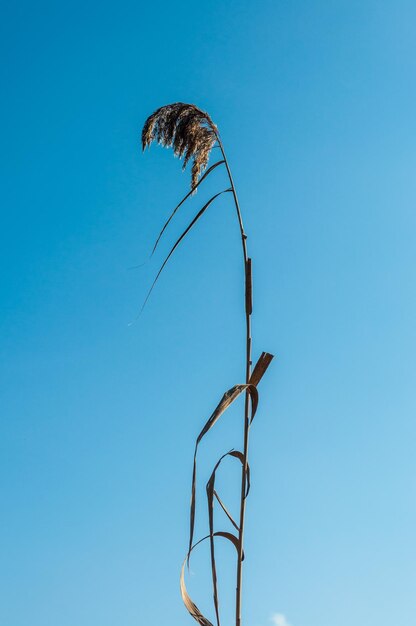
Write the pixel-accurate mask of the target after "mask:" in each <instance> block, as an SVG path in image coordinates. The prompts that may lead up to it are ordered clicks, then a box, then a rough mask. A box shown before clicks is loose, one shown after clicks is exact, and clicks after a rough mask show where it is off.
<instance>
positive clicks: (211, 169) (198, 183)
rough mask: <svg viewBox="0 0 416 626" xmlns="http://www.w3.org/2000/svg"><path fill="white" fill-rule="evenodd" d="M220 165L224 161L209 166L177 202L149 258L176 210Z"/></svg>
mask: <svg viewBox="0 0 416 626" xmlns="http://www.w3.org/2000/svg"><path fill="white" fill-rule="evenodd" d="M222 163H225V161H224V160H222V161H217V162H216V163H214V165H211V167H209V168H208V169H207V171H206V172H205V174H204V175H203V176H201V178H200V179H199V181H198V182H197V183H196V185H194V186H193V187H192V189H191V191H189V192H188V193H187V194H186V196H185V197H184V198H182V200H181V201H180V202H179V204H177V205H176V207H175V208H174V209H173V211H172V213H171V214H170V216H169V219H168V220H167V221H166V222H165V224H164V226H163V228H162V230H161V231H160V233H159V235H158V237H157V239H156V242H155V245H154V246H153V250H152V253H151V255H150V256H153V254H154V252H155V250H156V248H157V246H158V244H159V241H160V239H161V237H162V235H163V233H164V232H165V230H166V228H167V227H168V225H169V222H170V221H171V219H172V218H173V216H174V215H175V213H176V211H177V210H178V209H179V208H180V207H181V206H182V205H183V203H184V202H185V200H187V199H188V198H189V197H190V196H191V195H192V194H193V193H194V192H195V191H196V190H197V188H198V187H199V185H200V184H201V183H202V181H203V180H205V178H206V177H207V176H208V175H209V174H210V173H211V172H212V171H213V170H215V168H216V167H218V166H219V165H222Z"/></svg>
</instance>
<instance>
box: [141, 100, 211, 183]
mask: <svg viewBox="0 0 416 626" xmlns="http://www.w3.org/2000/svg"><path fill="white" fill-rule="evenodd" d="M153 141H156V142H157V143H159V144H160V145H162V146H165V147H166V148H173V151H174V154H175V156H177V157H179V158H183V169H185V168H186V166H187V165H188V163H189V161H190V160H191V159H192V161H193V162H192V178H191V187H192V188H194V187H195V185H196V184H197V182H198V179H199V176H200V175H201V173H202V172H203V171H204V170H205V168H206V166H207V164H208V160H209V155H210V153H211V150H212V148H213V147H214V144H215V142H216V141H217V127H216V126H215V124H214V122H213V121H212V119H211V118H210V116H209V115H208V113H205V111H202V110H201V109H198V107H196V106H195V105H194V104H185V103H184V102H175V103H173V104H167V105H166V106H163V107H160V109H157V110H156V111H155V112H154V113H152V115H150V116H149V117H148V118H147V120H146V122H145V124H144V127H143V131H142V148H143V150H145V149H146V148H148V147H149V146H150V145H151V143H152V142H153ZM195 191H196V189H195V190H194V192H195Z"/></svg>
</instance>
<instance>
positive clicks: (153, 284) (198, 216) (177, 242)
mask: <svg viewBox="0 0 416 626" xmlns="http://www.w3.org/2000/svg"><path fill="white" fill-rule="evenodd" d="M229 191H231V189H224V190H223V191H219V192H218V193H216V194H215V196H212V198H210V200H208V202H207V203H206V204H204V206H203V207H202V209H201V210H200V211H198V213H197V214H196V215H195V217H194V219H193V220H192V222H191V223H190V224H189V226H187V227H186V228H185V230H184V231H183V233H182V235H181V236H180V237H179V239H178V240H177V241H176V243H175V244H174V246H173V247H172V248H171V251H170V252H169V254H168V256H167V257H166V259H165V260H164V261H163V263H162V266H161V268H160V270H159V271H158V273H157V274H156V278H155V279H154V281H153V283H152V286H151V287H150V289H149V291H148V292H147V296H146V298H145V301H144V302H143V305H142V308H141V310H142V311H143V309H144V307H145V306H146V303H147V301H148V299H149V297H150V294H151V293H152V291H153V288H154V286H155V285H156V283H157V281H158V279H159V276H160V275H161V273H162V271H163V269H164V267H165V265H166V263H167V262H168V261H169V259H170V257H171V256H172V254H173V253H174V252H175V250H176V248H177V247H178V245H179V244H180V242H181V241H182V239H183V238H184V237H185V236H186V235H187V234H188V232H189V231H190V230H191V228H192V227H193V226H194V225H195V224H196V222H197V221H198V220H199V218H200V217H201V216H202V215H203V214H204V213H205V211H206V210H207V208H208V207H209V205H210V204H212V202H214V200H216V198H218V196H221V194H223V193H228V192H229Z"/></svg>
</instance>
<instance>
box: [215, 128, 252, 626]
mask: <svg viewBox="0 0 416 626" xmlns="http://www.w3.org/2000/svg"><path fill="white" fill-rule="evenodd" d="M217 139H218V145H219V147H220V150H221V152H222V156H223V158H224V162H225V167H226V169H227V173H228V178H229V180H230V185H231V189H232V194H233V197H234V204H235V208H236V211H237V218H238V223H239V226H240V234H241V243H242V248H243V260H244V287H245V318H246V383H247V384H248V383H249V381H250V375H251V291H252V285H251V260H250V259H249V257H248V252H247V235H246V233H245V231H244V225H243V219H242V215H241V209H240V204H239V202H238V197H237V192H236V189H235V185H234V181H233V177H232V174H231V170H230V166H229V163H228V159H227V157H226V154H225V151H224V146H223V144H222V141H221V139H220V137H219V135H218V134H217ZM249 402H250V397H249V393H248V392H246V396H245V405H244V448H243V456H244V459H243V466H242V471H241V498H240V524H239V535H238V556H237V582H236V601H235V624H236V626H241V596H242V577H243V554H244V551H243V543H244V520H245V510H246V491H247V470H248V445H249V432H250V417H249V408H250V407H249Z"/></svg>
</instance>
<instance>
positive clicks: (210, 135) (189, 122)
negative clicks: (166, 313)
mask: <svg viewBox="0 0 416 626" xmlns="http://www.w3.org/2000/svg"><path fill="white" fill-rule="evenodd" d="M154 141H155V142H157V143H159V144H161V145H162V146H165V147H172V148H173V151H174V154H175V156H178V157H180V158H183V169H185V168H186V166H187V164H188V163H189V162H190V161H192V175H191V190H190V191H189V193H187V194H186V196H185V197H184V198H183V199H182V200H181V202H179V204H178V205H177V206H176V207H175V209H174V210H173V212H172V213H171V215H170V217H169V218H168V220H167V221H166V223H165V224H164V226H163V228H162V230H161V232H160V233H159V236H158V237H157V240H156V243H155V245H154V248H153V252H154V251H155V250H156V248H157V245H158V243H159V241H160V238H161V237H162V235H163V233H164V232H165V230H166V228H167V226H168V224H169V222H170V221H171V219H172V218H173V216H174V215H175V213H176V211H177V210H178V209H179V208H180V206H181V205H182V204H183V203H184V202H185V200H187V198H189V196H191V195H192V194H194V193H195V192H196V191H197V188H198V187H199V185H200V184H201V183H202V182H203V181H204V180H205V179H206V178H207V176H208V175H209V174H210V173H211V172H213V171H214V170H215V169H216V168H217V167H219V166H221V165H224V167H225V169H226V172H227V176H228V180H229V184H230V187H229V188H227V189H224V190H223V191H220V192H218V193H216V194H215V195H214V196H213V197H212V198H210V200H209V201H208V202H206V203H205V204H204V206H203V207H202V209H200V211H199V212H198V213H197V214H196V216H195V217H194V218H193V220H192V221H191V222H190V224H189V226H188V227H187V228H186V229H185V231H184V232H183V233H182V235H181V236H180V237H179V239H178V240H177V241H176V243H175V244H174V245H173V247H172V248H171V250H170V252H169V254H168V256H167V257H166V259H165V260H164V262H163V264H162V265H161V267H160V270H159V272H158V273H157V275H156V278H155V280H154V281H153V284H152V286H151V287H150V290H149V292H148V294H147V296H146V299H145V302H144V305H143V306H145V304H146V302H147V300H148V298H149V296H150V293H151V291H152V290H153V288H154V286H155V284H156V282H157V280H158V278H159V276H160V274H161V272H162V271H163V269H164V267H165V265H166V263H167V262H168V260H169V258H170V257H171V255H172V254H173V252H174V251H175V249H176V247H177V246H178V245H179V243H180V242H181V241H182V240H183V239H184V237H185V236H186V235H187V233H188V232H189V231H190V230H191V228H192V227H193V226H194V225H195V223H196V222H197V221H198V220H199V218H200V217H201V216H202V215H203V213H204V212H205V211H206V210H207V209H208V207H209V206H210V205H211V203H212V202H214V201H215V200H216V199H217V198H218V197H219V196H220V195H221V194H223V193H228V192H229V193H232V196H233V200H234V206H235V209H236V214H237V220H238V225H239V229H240V235H241V244H242V253H243V262H244V286H245V320H246V325H245V346H246V354H245V383H244V384H239V385H236V386H235V387H233V388H232V389H230V390H229V391H227V392H226V393H225V394H224V396H223V397H222V399H221V400H220V402H219V404H218V406H217V407H216V409H215V411H214V412H213V413H212V415H211V417H210V418H209V419H208V421H207V422H206V424H205V426H204V427H203V429H202V430H201V432H200V434H199V436H198V437H197V440H196V444H195V453H194V463H193V473H192V494H191V510H190V532H189V546H188V553H187V556H186V559H185V561H184V564H183V566H182V570H181V579H180V583H181V595H182V599H183V601H184V603H185V606H186V608H187V609H188V611H189V613H190V614H191V615H192V617H193V618H194V619H195V620H196V621H197V622H198V623H199V624H201V626H212V623H211V622H210V621H209V620H208V619H207V618H206V617H205V616H204V615H203V614H202V613H201V612H200V610H199V609H198V607H197V606H196V604H195V603H194V602H193V601H192V600H191V598H190V596H189V594H188V591H187V589H186V585H185V565H186V563H187V562H188V563H189V559H190V556H191V553H192V551H193V550H194V549H195V548H196V546H197V545H199V544H200V543H201V542H202V541H205V540H207V539H209V541H210V550H211V571H212V584H213V599H214V609H215V615H216V622H217V626H221V625H220V610H219V599H218V589H217V569H216V562H215V541H214V540H215V538H217V537H221V538H223V539H227V540H228V541H230V542H231V543H232V544H233V545H234V547H235V548H236V551H237V567H236V570H237V572H236V598H235V626H241V599H242V571H243V560H244V551H243V543H244V522H245V508H246V499H247V495H248V492H249V488H250V467H249V464H248V450H249V433H250V426H251V423H252V421H253V418H254V415H255V413H256V410H257V403H258V391H257V385H258V384H259V382H260V380H261V378H262V377H263V375H264V373H265V372H266V370H267V368H268V366H269V365H270V362H271V360H272V358H273V356H272V355H271V354H269V353H267V352H263V353H262V354H261V356H260V358H259V360H258V361H257V364H256V366H255V367H254V369H253V371H252V369H251V365H252V362H251V343H252V339H251V313H252V308H253V306H252V272H251V259H250V258H249V256H248V252H247V235H246V233H245V230H244V226H243V220H242V215H241V209H240V205H239V202H238V197H237V192H236V189H235V185H234V181H233V178H232V175H231V170H230V166H229V163H228V160H227V157H226V154H225V151H224V146H223V143H222V141H221V138H220V135H219V132H218V128H217V126H216V125H215V124H214V122H213V121H212V119H211V118H210V116H209V115H208V113H205V112H204V111H202V110H201V109H199V108H198V107H196V106H195V105H193V104H185V103H183V102H175V103H174V104H168V105H166V106H163V107H161V108H159V109H157V110H156V111H155V112H154V113H153V114H152V115H151V116H150V117H149V118H148V119H147V120H146V122H145V124H144V127H143V131H142V147H143V150H144V149H145V148H147V147H149V146H150V145H151V143H152V142H154ZM215 144H217V146H218V148H219V149H220V152H221V155H222V159H221V160H219V161H217V162H216V163H214V165H212V166H211V167H210V168H209V169H207V170H206V167H207V165H208V161H209V156H210V153H211V150H212V148H213V147H214V145H215ZM153 252H152V254H153ZM241 394H244V395H245V404H244V446H243V451H242V452H240V451H235V450H232V451H230V452H227V453H226V454H224V455H223V456H222V457H221V458H220V459H219V461H218V462H217V463H216V465H215V467H214V469H213V472H212V474H211V477H210V479H209V481H208V483H207V488H206V491H207V502H208V517H209V535H207V536H206V537H204V538H203V539H201V540H200V541H198V542H197V543H195V544H194V543H193V537H194V525H195V507H196V476H197V453H198V447H199V444H200V443H201V441H202V439H203V437H204V436H205V435H206V434H207V433H208V431H209V430H210V429H211V428H212V427H213V426H214V424H215V423H216V422H217V421H218V419H220V417H221V415H222V414H223V413H224V411H226V409H227V408H228V407H229V406H230V405H231V404H232V403H233V402H234V401H235V400H236V399H237V398H238V397H239V396H240V395H241ZM227 457H231V458H234V459H237V460H238V461H239V462H240V464H241V493H240V512H239V520H238V522H236V521H235V520H234V519H233V517H232V516H231V514H230V513H229V511H228V510H227V508H226V506H225V504H224V503H223V502H222V500H221V499H220V497H219V495H218V493H217V491H216V490H215V478H216V472H217V470H218V469H219V467H220V465H221V463H222V461H223V460H224V459H225V458H227ZM215 502H217V503H218V504H219V506H220V508H221V509H222V511H223V512H224V513H225V515H226V517H227V518H228V520H229V521H230V522H231V524H232V526H233V527H234V529H235V530H236V532H237V535H235V534H233V533H230V532H225V531H215V530H214V504H215Z"/></svg>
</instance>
